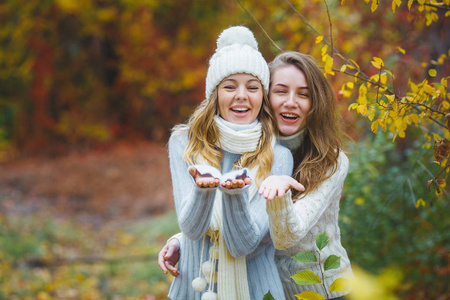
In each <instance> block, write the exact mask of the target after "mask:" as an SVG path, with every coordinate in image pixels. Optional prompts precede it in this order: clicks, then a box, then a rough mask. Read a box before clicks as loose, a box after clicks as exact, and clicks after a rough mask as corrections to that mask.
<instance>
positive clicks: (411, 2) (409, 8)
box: [408, 0, 414, 10]
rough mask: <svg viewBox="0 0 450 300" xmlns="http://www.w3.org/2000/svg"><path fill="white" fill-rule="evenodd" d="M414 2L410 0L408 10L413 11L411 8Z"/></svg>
mask: <svg viewBox="0 0 450 300" xmlns="http://www.w3.org/2000/svg"><path fill="white" fill-rule="evenodd" d="M413 2H414V0H408V10H411V6H412V4H413Z"/></svg>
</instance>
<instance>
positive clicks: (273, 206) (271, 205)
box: [267, 190, 294, 213]
mask: <svg viewBox="0 0 450 300" xmlns="http://www.w3.org/2000/svg"><path fill="white" fill-rule="evenodd" d="M293 205H294V203H293V202H292V193H291V190H289V191H287V193H286V194H284V196H283V197H282V198H279V197H275V199H273V200H272V201H267V212H274V213H279V212H282V211H285V210H287V209H291V206H293Z"/></svg>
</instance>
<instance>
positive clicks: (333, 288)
mask: <svg viewBox="0 0 450 300" xmlns="http://www.w3.org/2000/svg"><path fill="white" fill-rule="evenodd" d="M349 288H350V281H349V280H348V279H345V278H338V279H336V280H335V281H334V282H333V283H332V284H331V285H330V288H329V290H330V292H345V291H347V290H348V289H349Z"/></svg>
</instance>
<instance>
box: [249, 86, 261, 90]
mask: <svg viewBox="0 0 450 300" xmlns="http://www.w3.org/2000/svg"><path fill="white" fill-rule="evenodd" d="M248 89H249V90H251V91H257V90H259V86H249V87H248Z"/></svg>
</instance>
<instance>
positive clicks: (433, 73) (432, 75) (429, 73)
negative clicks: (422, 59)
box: [428, 69, 436, 77]
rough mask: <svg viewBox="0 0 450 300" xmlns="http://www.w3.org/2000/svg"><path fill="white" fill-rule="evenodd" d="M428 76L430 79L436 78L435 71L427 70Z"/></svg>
mask: <svg viewBox="0 0 450 300" xmlns="http://www.w3.org/2000/svg"><path fill="white" fill-rule="evenodd" d="M428 75H430V76H431V77H436V70H435V69H429V70H428Z"/></svg>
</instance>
